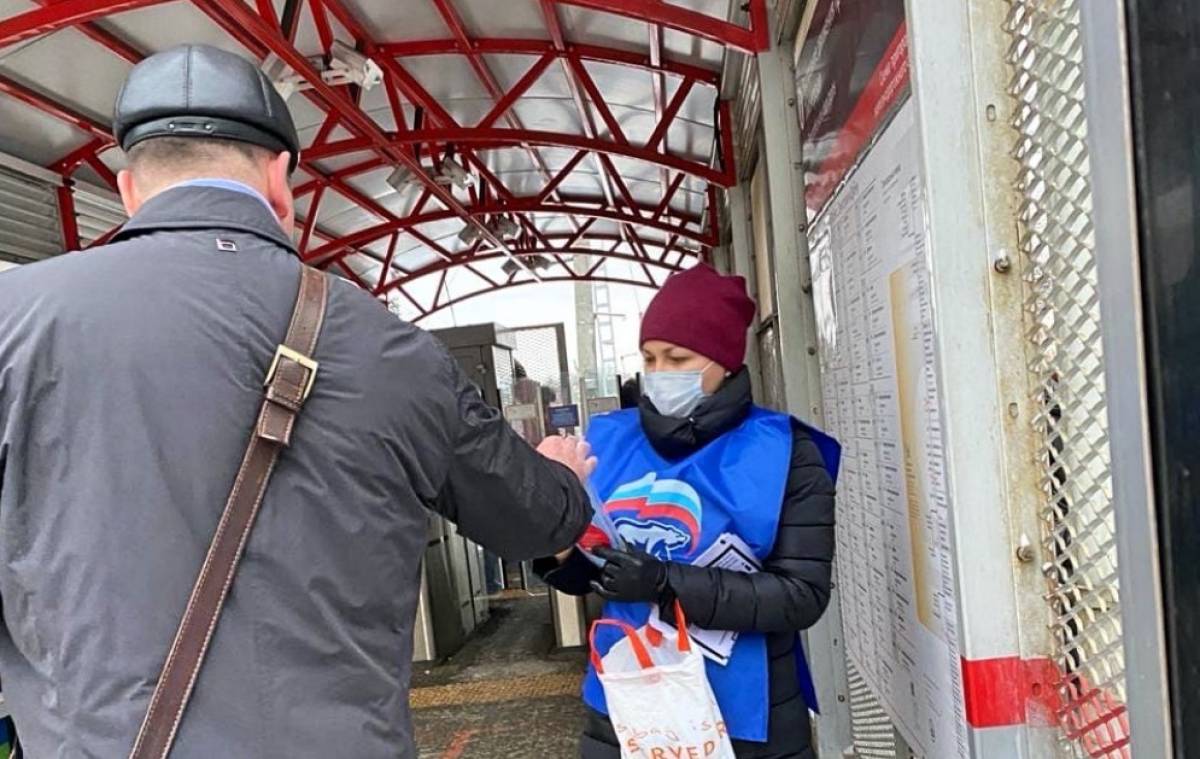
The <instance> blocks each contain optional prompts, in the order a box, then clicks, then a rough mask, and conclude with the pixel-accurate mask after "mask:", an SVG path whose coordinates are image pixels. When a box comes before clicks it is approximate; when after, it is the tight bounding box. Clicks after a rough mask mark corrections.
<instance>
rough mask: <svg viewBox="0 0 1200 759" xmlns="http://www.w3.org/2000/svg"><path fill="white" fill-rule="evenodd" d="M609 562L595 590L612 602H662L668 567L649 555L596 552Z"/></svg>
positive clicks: (602, 549)
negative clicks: (659, 600) (661, 597)
mask: <svg viewBox="0 0 1200 759" xmlns="http://www.w3.org/2000/svg"><path fill="white" fill-rule="evenodd" d="M592 552H593V553H594V554H595V555H596V556H599V557H600V558H602V559H604V560H605V562H606V563H605V564H604V569H603V570H602V571H601V572H600V580H599V582H596V581H593V582H592V590H594V591H596V592H597V593H599V594H600V595H601V596H603V597H604V598H607V599H609V600H610V601H651V602H653V601H658V599H659V597H660V596H661V595H662V593H663V590H665V589H666V585H667V565H666V564H664V563H663V562H661V561H659V560H658V559H656V558H654V557H653V556H651V555H650V554H648V553H642V552H640V551H639V552H637V553H632V552H630V551H619V550H616V549H614V548H609V547H606V546H597V547H596V548H595V549H593V551H592Z"/></svg>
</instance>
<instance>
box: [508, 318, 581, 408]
mask: <svg viewBox="0 0 1200 759" xmlns="http://www.w3.org/2000/svg"><path fill="white" fill-rule="evenodd" d="M504 336H505V339H508V340H509V341H511V343H512V344H514V345H516V348H515V349H514V350H513V358H515V359H516V360H517V363H519V364H520V365H521V367H522V368H523V369H524V370H525V374H526V376H528V377H529V379H531V380H533V381H535V382H537V383H538V384H540V385H542V386H543V387H546V388H549V389H550V391H551V392H552V393H553V394H554V397H553V398H551V399H550V400H551V401H552V402H553V403H567V402H569V401H570V398H571V392H570V377H569V376H568V367H567V366H566V364H565V361H564V358H563V357H564V356H565V355H566V351H567V348H566V343H565V340H566V337H565V333H564V330H563V326H562V325H561V324H548V325H544V326H538V327H519V328H516V329H513V330H511V331H508V332H505V333H504Z"/></svg>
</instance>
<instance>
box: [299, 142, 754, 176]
mask: <svg viewBox="0 0 1200 759" xmlns="http://www.w3.org/2000/svg"><path fill="white" fill-rule="evenodd" d="M389 136H390V138H391V143H392V144H393V145H397V146H403V145H426V144H435V145H444V144H452V145H470V146H471V147H472V148H474V149H479V150H487V149H497V148H519V147H522V146H524V145H538V146H541V147H555V148H570V149H573V150H586V151H588V152H590V153H598V154H602V155H609V156H615V157H617V158H629V159H632V160H635V161H644V162H646V163H650V164H654V165H656V166H661V167H662V168H664V169H670V170H672V171H678V172H680V173H683V174H687V175H688V176H692V177H696V178H697V179H702V180H704V181H705V182H709V183H710V184H715V185H718V186H720V187H732V186H733V185H734V184H736V183H737V178H736V177H734V176H732V175H730V174H728V173H726V172H722V171H719V170H717V169H714V168H712V167H710V166H707V165H705V164H703V163H701V162H699V161H693V160H689V159H687V158H680V157H679V156H674V155H670V154H667V153H659V152H657V151H655V150H650V149H647V148H640V147H637V146H634V145H629V144H625V145H620V144H617V143H615V142H609V141H608V140H598V139H592V138H590V137H585V136H583V135H581V134H566V133H562V132H543V131H538V130H535V129H497V128H488V129H479V128H475V127H459V128H456V129H415V130H410V131H407V132H393V133H391V134H390V135H389ZM372 147H373V143H372V142H371V141H370V140H368V139H366V138H361V137H360V138H354V139H348V140H339V141H338V142H331V143H326V144H325V145H320V146H318V147H315V148H310V149H308V150H306V151H304V157H305V158H306V159H307V160H310V161H320V160H322V159H326V158H333V157H335V156H340V155H345V154H346V153H359V152H363V151H366V150H370V149H371V148H372Z"/></svg>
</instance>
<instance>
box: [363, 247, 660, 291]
mask: <svg viewBox="0 0 1200 759" xmlns="http://www.w3.org/2000/svg"><path fill="white" fill-rule="evenodd" d="M518 255H521V256H524V257H526V258H528V257H532V256H595V257H602V258H604V259H606V260H613V261H628V262H630V263H635V264H638V265H639V266H647V267H653V268H656V269H662V270H663V271H664V273H667V274H669V273H671V272H675V271H679V270H680V269H681V267H680V265H679V264H678V263H670V262H666V261H660V260H658V259H654V258H647V257H645V256H642V255H640V254H636V253H622V252H616V251H605V252H600V251H596V250H592V249H590V248H563V247H546V248H541V247H539V248H530V249H528V250H522V251H520V252H519V253H518ZM463 258H467V259H469V260H459V259H463ZM502 258H504V254H503V253H497V252H494V251H490V252H480V253H474V254H468V253H464V254H462V255H461V256H457V257H454V258H451V259H450V260H439V261H435V262H433V263H431V264H429V265H428V266H422V267H421V268H419V269H414V270H412V271H410V272H407V273H406V274H405V275H404V276H403V277H400V278H397V279H393V280H391V281H388V282H386V283H384V284H381V285H377V286H376V287H375V288H374V290H373V293H374V294H375V295H384V294H386V293H389V292H391V291H392V290H395V289H397V288H400V287H406V286H408V285H411V284H412V283H413V282H414V281H416V280H418V279H421V278H422V277H428V276H431V275H434V274H441V273H442V272H444V271H447V270H450V269H454V268H456V267H459V266H466V265H470V266H475V265H477V264H480V263H483V262H484V261H495V260H499V259H502ZM474 271H475V274H476V275H478V276H480V277H482V278H484V279H489V277H487V276H486V275H485V274H483V273H482V272H480V271H478V270H474ZM583 276H585V273H573V278H582V277H583Z"/></svg>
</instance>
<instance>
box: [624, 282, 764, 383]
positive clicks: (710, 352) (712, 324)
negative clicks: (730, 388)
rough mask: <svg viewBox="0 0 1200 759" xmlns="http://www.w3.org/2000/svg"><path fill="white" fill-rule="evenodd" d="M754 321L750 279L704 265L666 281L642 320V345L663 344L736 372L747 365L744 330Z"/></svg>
mask: <svg viewBox="0 0 1200 759" xmlns="http://www.w3.org/2000/svg"><path fill="white" fill-rule="evenodd" d="M753 321H754V301H752V300H750V298H749V297H748V296H747V295H746V280H745V279H743V278H742V277H726V276H723V275H721V274H720V273H718V272H717V270H716V269H714V268H712V267H711V266H708V265H707V264H700V265H698V266H695V267H693V268H691V269H688V270H687V271H683V272H679V273H678V274H675V275H673V276H671V277H669V278H668V279H667V281H666V282H665V283H663V286H662V289H660V290H659V291H658V294H657V295H655V296H654V300H652V301H650V306H649V307H648V308H647V309H646V315H645V316H644V317H642V338H641V345H645V344H646V343H647V342H648V341H650V340H665V341H666V342H669V343H674V344H675V345H678V346H680V347H683V348H687V349H689V350H693V351H696V352H697V353H699V354H701V355H704V356H707V357H708V358H711V359H712V360H713V361H716V362H717V363H718V364H720V365H721V366H723V367H725V368H726V369H728V370H730V371H735V370H737V369H740V368H741V367H742V365H743V364H744V363H745V362H746V330H748V329H749V328H750V324H751V323H752V322H753Z"/></svg>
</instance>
